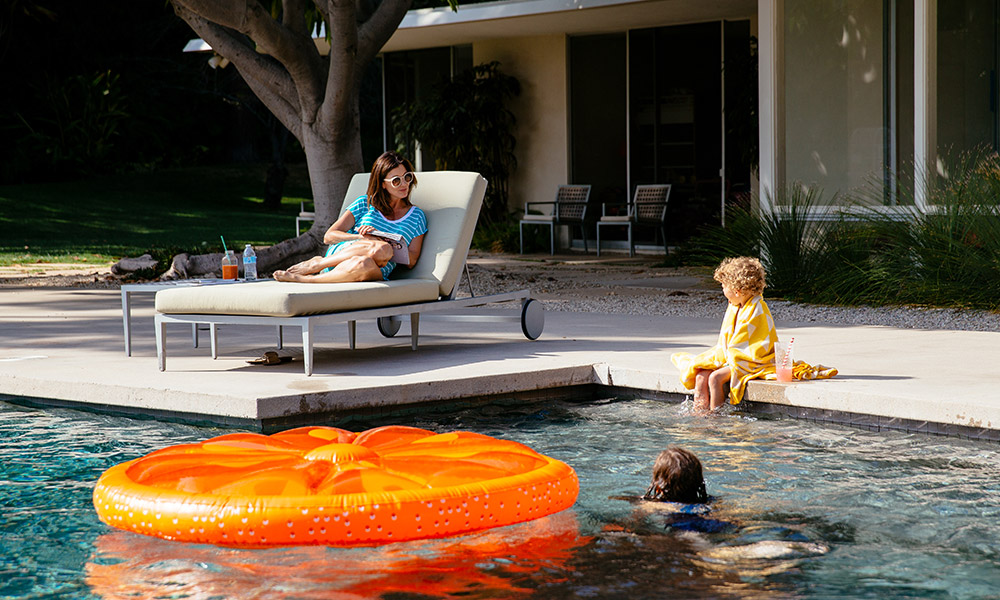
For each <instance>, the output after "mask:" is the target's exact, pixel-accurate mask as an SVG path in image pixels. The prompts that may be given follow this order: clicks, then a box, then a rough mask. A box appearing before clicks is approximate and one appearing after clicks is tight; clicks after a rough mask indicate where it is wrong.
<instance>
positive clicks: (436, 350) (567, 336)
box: [0, 286, 1000, 441]
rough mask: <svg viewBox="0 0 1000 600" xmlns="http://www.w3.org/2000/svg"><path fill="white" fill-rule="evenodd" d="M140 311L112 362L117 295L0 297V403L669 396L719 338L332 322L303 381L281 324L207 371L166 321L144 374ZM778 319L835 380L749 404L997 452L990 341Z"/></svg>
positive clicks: (21, 293) (174, 413)
mask: <svg viewBox="0 0 1000 600" xmlns="http://www.w3.org/2000/svg"><path fill="white" fill-rule="evenodd" d="M542 299H543V300H544V299H545V297H544V295H542ZM468 310H469V309H466V311H468ZM473 310H476V311H477V312H485V313H490V314H505V315H516V314H518V313H517V311H516V310H515V309H514V308H513V307H511V308H509V309H504V308H498V309H492V308H491V309H473ZM458 314H466V313H461V312H459V313H458ZM152 317H153V296H152V295H151V294H141V295H136V296H134V297H133V300H132V327H133V339H132V356H131V357H127V356H126V355H125V352H124V342H123V335H122V308H121V295H120V292H119V290H117V289H80V288H70V287H64V288H59V287H13V286H11V287H5V288H3V289H0V399H8V400H11V399H13V400H15V401H25V400H27V401H28V402H34V403H40V404H55V405H69V406H82V407H90V408H93V409H96V410H101V411H110V412H124V413H126V414H148V415H152V416H154V417H170V418H180V419H185V420H192V421H196V422H216V423H223V424H233V425H238V426H243V427H251V428H262V429H264V430H268V429H273V428H276V427H282V426H287V425H289V424H293V423H294V424H298V423H305V422H309V420H311V419H312V420H316V421H329V420H330V419H331V418H336V417H337V416H338V415H342V414H349V413H351V412H355V411H363V412H378V411H388V410H393V409H398V407H399V406H400V405H407V404H412V403H423V402H433V401H460V400H468V399H470V398H483V397H499V398H503V397H525V396H532V395H535V396H544V395H546V394H550V395H553V396H554V395H556V393H555V392H554V390H555V389H557V388H558V389H577V390H582V391H583V392H584V393H589V394H591V395H595V394H597V395H600V394H602V393H603V394H604V395H605V397H607V396H611V395H615V394H632V395H640V396H642V395H649V396H650V397H664V398H673V399H680V398H682V397H683V395H684V394H686V393H687V392H686V390H684V389H683V388H682V387H681V385H680V383H679V382H678V379H677V371H676V369H675V368H674V367H673V365H672V364H671V363H670V355H671V353H673V352H677V351H682V350H684V351H690V352H698V351H701V350H703V349H705V348H707V347H709V346H711V345H712V344H714V343H715V340H716V337H717V336H718V328H719V320H718V319H696V318H685V317H670V316H636V315H623V314H603V313H590V312H588V313H583V312H556V311H551V310H550V311H547V312H546V313H545V330H544V332H543V334H542V336H541V337H540V338H539V339H538V340H535V341H529V340H527V339H526V338H525V337H524V336H523V335H522V334H521V331H520V326H519V325H518V324H517V323H515V322H505V323H468V322H456V321H443V320H441V321H439V320H431V319H430V318H428V317H427V316H425V317H424V318H423V319H422V321H421V327H420V330H421V331H420V333H421V335H420V348H419V349H418V350H417V351H416V352H414V351H412V350H411V349H410V342H409V335H408V332H409V325H408V324H406V323H404V324H403V326H402V329H401V330H400V332H399V334H398V335H397V336H396V337H395V338H391V339H388V338H384V337H382V336H381V335H380V334H379V332H378V331H377V329H376V327H375V323H374V322H359V323H358V328H357V331H358V341H357V348H356V349H355V350H350V349H349V348H348V345H347V328H346V326H343V325H339V326H330V327H321V328H319V330H318V331H317V336H316V339H317V340H318V344H317V348H316V355H315V372H314V374H313V375H312V376H311V377H306V376H305V375H304V373H303V370H302V362H301V352H300V340H299V339H298V332H297V331H286V333H285V349H284V350H283V351H282V353H283V354H289V355H292V356H294V357H295V360H294V361H293V362H291V363H286V364H282V365H275V366H252V365H248V364H247V363H246V361H247V360H249V359H252V358H255V357H257V356H260V355H261V354H262V353H263V352H264V351H265V350H272V349H274V343H275V333H274V329H273V328H263V327H238V326H222V327H220V330H219V343H220V349H219V355H220V356H219V358H218V359H217V360H213V359H212V358H211V354H210V349H209V340H208V333H207V332H203V333H202V334H201V343H200V347H198V348H194V347H192V343H191V330H190V328H189V327H186V326H181V325H173V326H168V327H167V336H168V342H167V348H168V358H167V370H166V371H165V372H160V371H159V370H158V368H157V361H156V352H155V346H154V339H153V319H152ZM720 318H721V315H720ZM777 326H778V328H779V330H780V331H781V332H782V336H783V337H785V336H794V337H795V339H796V348H797V358H801V359H803V360H806V361H808V362H811V363H813V364H817V363H822V364H824V365H829V366H833V367H836V368H837V369H838V370H839V371H840V374H839V375H838V376H837V377H835V378H834V379H831V380H824V381H808V382H796V383H792V384H780V383H776V382H763V381H755V382H752V383H751V384H750V387H749V389H748V395H747V400H748V401H749V402H748V403H747V407H748V409H749V410H752V411H761V412H771V413H774V412H777V413H782V414H789V415H793V416H796V417H804V418H812V419H821V420H833V421H838V422H846V423H851V424H854V425H859V426H863V427H870V428H882V427H888V428H898V429H907V430H915V431H925V432H931V433H945V434H951V435H959V436H966V437H975V438H982V439H989V440H994V441H1000V367H997V366H996V365H995V363H994V362H993V361H992V360H991V358H992V357H993V356H994V355H995V353H996V350H997V349H998V348H1000V333H996V332H989V333H982V332H967V331H941V330H914V329H899V328H891V327H859V326H840V325H830V324H817V323H796V322H781V321H778V322H777Z"/></svg>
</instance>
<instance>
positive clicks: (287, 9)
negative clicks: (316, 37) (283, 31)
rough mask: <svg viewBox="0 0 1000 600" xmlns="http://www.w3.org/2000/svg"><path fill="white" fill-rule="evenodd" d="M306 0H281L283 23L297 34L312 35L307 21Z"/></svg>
mask: <svg viewBox="0 0 1000 600" xmlns="http://www.w3.org/2000/svg"><path fill="white" fill-rule="evenodd" d="M306 5H307V2H306V1H305V0H281V23H282V25H284V26H285V27H286V28H288V30H289V31H291V32H292V33H294V34H296V35H306V36H310V35H312V32H311V31H309V23H307V22H306Z"/></svg>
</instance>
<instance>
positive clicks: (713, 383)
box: [708, 367, 732, 410]
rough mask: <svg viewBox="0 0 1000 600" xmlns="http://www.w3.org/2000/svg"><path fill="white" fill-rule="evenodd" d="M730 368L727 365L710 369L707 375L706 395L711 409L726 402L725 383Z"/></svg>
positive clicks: (730, 371)
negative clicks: (710, 372)
mask: <svg viewBox="0 0 1000 600" xmlns="http://www.w3.org/2000/svg"><path fill="white" fill-rule="evenodd" d="M731 373H732V370H731V369H730V368H729V367H722V368H721V369H716V370H714V371H712V374H711V375H709V376H708V395H709V400H710V403H711V409H712V410H715V409H717V408H719V407H720V406H722V405H723V404H724V403H725V402H726V384H727V383H729V376H730V374H731Z"/></svg>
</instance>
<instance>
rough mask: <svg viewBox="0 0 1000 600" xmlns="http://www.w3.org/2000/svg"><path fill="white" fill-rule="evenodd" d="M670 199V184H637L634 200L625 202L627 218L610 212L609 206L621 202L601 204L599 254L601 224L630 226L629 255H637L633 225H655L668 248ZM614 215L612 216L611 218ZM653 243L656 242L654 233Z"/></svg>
mask: <svg viewBox="0 0 1000 600" xmlns="http://www.w3.org/2000/svg"><path fill="white" fill-rule="evenodd" d="M669 199H670V184H669V183H661V184H653V185H637V186H635V195H634V196H633V197H632V202H629V203H628V204H625V205H624V206H626V207H627V208H626V214H625V215H624V217H625V218H622V216H613V215H609V214H608V207H609V206H622V204H620V203H613V202H612V203H604V204H602V205H601V219H600V220H599V221H598V222H597V255H598V256H600V255H601V226H602V225H603V226H607V225H616V226H619V227H626V228H628V255H629V256H630V257H631V256H635V240H634V239H632V226H633V225H654V226H656V227H657V231H658V232H660V233H662V234H663V248H664V250H665V251H666V252H668V253H669V250H668V249H667V201H668V200H669ZM609 217H612V218H609ZM653 243H654V244H655V243H656V237H655V234H654V237H653Z"/></svg>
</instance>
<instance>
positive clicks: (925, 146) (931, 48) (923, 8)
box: [913, 0, 937, 212]
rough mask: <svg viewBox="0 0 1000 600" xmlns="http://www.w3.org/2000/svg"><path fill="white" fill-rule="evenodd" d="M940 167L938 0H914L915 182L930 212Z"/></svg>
mask: <svg viewBox="0 0 1000 600" xmlns="http://www.w3.org/2000/svg"><path fill="white" fill-rule="evenodd" d="M936 169H937V0H914V2H913V180H914V181H913V183H914V186H913V187H914V200H915V202H916V205H917V208H918V209H920V210H921V211H923V212H927V210H928V204H927V186H928V185H930V182H931V178H932V177H933V175H934V173H935V171H936Z"/></svg>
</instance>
